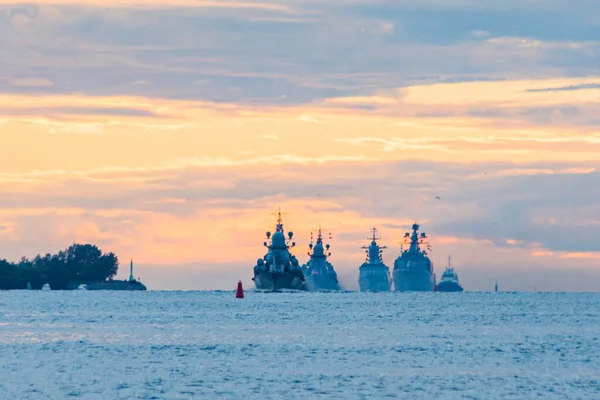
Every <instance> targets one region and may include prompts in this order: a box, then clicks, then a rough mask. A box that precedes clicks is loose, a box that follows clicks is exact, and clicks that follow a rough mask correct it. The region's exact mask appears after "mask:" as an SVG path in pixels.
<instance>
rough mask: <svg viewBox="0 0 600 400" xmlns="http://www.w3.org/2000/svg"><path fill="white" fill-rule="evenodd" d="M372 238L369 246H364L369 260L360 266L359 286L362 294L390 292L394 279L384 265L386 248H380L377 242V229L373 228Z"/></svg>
mask: <svg viewBox="0 0 600 400" xmlns="http://www.w3.org/2000/svg"><path fill="white" fill-rule="evenodd" d="M371 231H372V237H370V238H367V239H369V240H371V244H369V246H362V247H361V249H364V250H365V252H366V253H367V259H366V260H365V262H364V263H363V264H362V265H361V266H360V268H359V269H358V270H359V273H358V286H359V288H360V291H361V292H389V291H390V289H391V287H392V277H391V276H390V268H389V267H388V266H387V265H385V264H384V263H383V258H382V255H381V253H382V251H383V250H382V249H386V248H387V247H386V246H380V245H379V244H378V243H377V240H379V239H381V238H380V237H378V236H377V229H376V228H373V229H372V230H371Z"/></svg>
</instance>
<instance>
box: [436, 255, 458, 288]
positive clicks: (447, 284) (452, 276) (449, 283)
mask: <svg viewBox="0 0 600 400" xmlns="http://www.w3.org/2000/svg"><path fill="white" fill-rule="evenodd" d="M450 261H451V259H450V256H448V266H447V267H446V270H445V271H444V273H443V274H442V280H441V281H440V283H438V284H437V291H438V292H462V291H463V287H462V286H460V283H458V274H457V273H456V272H454V268H453V267H452V266H451V264H450Z"/></svg>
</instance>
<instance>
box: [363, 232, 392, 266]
mask: <svg viewBox="0 0 600 400" xmlns="http://www.w3.org/2000/svg"><path fill="white" fill-rule="evenodd" d="M371 232H372V236H371V237H368V238H367V239H369V240H371V243H370V244H369V245H368V246H362V247H361V249H366V251H365V252H366V253H367V261H374V260H377V261H381V260H382V259H381V253H382V252H383V250H382V249H387V246H380V245H378V244H377V240H379V239H381V237H380V236H377V228H375V227H373V228H371Z"/></svg>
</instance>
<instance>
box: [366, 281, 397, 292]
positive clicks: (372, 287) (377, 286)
mask: <svg viewBox="0 0 600 400" xmlns="http://www.w3.org/2000/svg"><path fill="white" fill-rule="evenodd" d="M358 286H359V288H360V291H361V292H389V291H390V286H391V285H390V281H389V280H387V279H382V278H359V279H358Z"/></svg>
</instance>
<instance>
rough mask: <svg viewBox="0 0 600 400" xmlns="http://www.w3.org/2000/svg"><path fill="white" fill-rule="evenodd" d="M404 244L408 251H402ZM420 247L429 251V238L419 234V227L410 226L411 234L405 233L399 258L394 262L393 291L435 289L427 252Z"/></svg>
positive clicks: (416, 225)
mask: <svg viewBox="0 0 600 400" xmlns="http://www.w3.org/2000/svg"><path fill="white" fill-rule="evenodd" d="M405 244H408V245H409V248H408V250H405V249H404V245H405ZM421 245H425V246H426V247H427V250H431V248H430V246H429V238H428V237H427V235H426V234H425V233H424V232H423V233H421V234H419V225H418V224H416V223H415V224H413V226H412V234H411V233H409V232H407V233H406V234H405V235H404V243H403V245H402V247H401V248H400V256H399V257H398V258H397V259H396V261H394V272H393V277H394V290H395V291H397V292H404V291H419V292H432V291H433V290H434V289H435V275H434V274H433V264H432V263H431V260H430V259H429V257H427V251H426V250H421Z"/></svg>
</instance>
